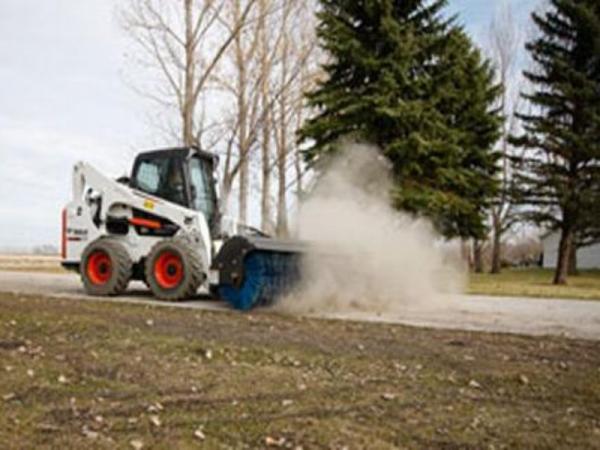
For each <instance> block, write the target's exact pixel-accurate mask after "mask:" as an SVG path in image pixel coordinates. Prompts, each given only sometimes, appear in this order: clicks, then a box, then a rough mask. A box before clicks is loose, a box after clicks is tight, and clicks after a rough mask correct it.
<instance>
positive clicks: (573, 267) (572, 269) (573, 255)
mask: <svg viewBox="0 0 600 450" xmlns="http://www.w3.org/2000/svg"><path fill="white" fill-rule="evenodd" d="M567 273H568V275H574V276H575V275H578V271H577V245H575V242H573V243H572V244H571V251H570V252H569V270H568V272H567Z"/></svg>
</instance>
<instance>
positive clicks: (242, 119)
mask: <svg viewBox="0 0 600 450" xmlns="http://www.w3.org/2000/svg"><path fill="white" fill-rule="evenodd" d="M234 8H235V10H234V14H235V23H238V22H239V20H240V16H241V4H240V0H236V2H235V4H234ZM242 38H243V36H242V35H241V34H238V35H237V36H236V37H235V41H234V46H235V64H236V69H237V108H238V110H237V113H238V127H239V128H238V146H239V158H240V169H239V170H240V174H239V175H240V178H239V187H240V190H239V203H238V206H239V211H238V220H239V221H240V223H242V224H246V223H247V218H248V216H247V215H248V176H249V173H248V172H249V164H248V156H249V155H248V153H249V149H248V148H247V147H248V142H247V141H248V139H247V131H248V130H247V118H248V103H247V101H246V100H247V99H246V61H245V56H244V48H243V44H242Z"/></svg>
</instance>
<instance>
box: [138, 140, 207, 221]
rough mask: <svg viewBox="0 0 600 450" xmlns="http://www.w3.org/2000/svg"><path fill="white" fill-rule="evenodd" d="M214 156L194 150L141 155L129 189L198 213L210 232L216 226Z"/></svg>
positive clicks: (152, 152) (153, 152)
mask: <svg viewBox="0 0 600 450" xmlns="http://www.w3.org/2000/svg"><path fill="white" fill-rule="evenodd" d="M215 166H216V157H215V156H214V155H212V154H210V153H207V152H204V151H202V150H199V149H197V148H194V147H190V148H174V149H165V150H154V151H150V152H144V153H140V154H139V155H138V156H137V157H136V159H135V162H134V164H133V171H132V174H131V179H130V180H131V181H130V185H131V187H132V188H134V189H137V190H139V191H142V192H145V193H147V194H150V195H152V196H155V197H159V198H162V199H164V200H167V201H169V202H172V203H176V204H178V205H180V206H183V207H185V208H189V209H192V210H195V211H199V212H201V213H202V214H203V215H204V217H206V220H207V222H208V225H209V227H210V228H211V229H213V230H214V228H215V227H216V226H217V224H218V205H217V196H216V191H215V179H214V170H215Z"/></svg>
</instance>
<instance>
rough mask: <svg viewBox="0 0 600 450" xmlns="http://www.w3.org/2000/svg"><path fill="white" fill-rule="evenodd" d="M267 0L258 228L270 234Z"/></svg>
mask: <svg viewBox="0 0 600 450" xmlns="http://www.w3.org/2000/svg"><path fill="white" fill-rule="evenodd" d="M267 9H268V8H267V0H260V3H259V14H260V24H259V33H261V35H260V66H261V67H260V68H261V75H260V76H261V81H260V90H261V92H260V97H261V108H262V110H263V115H264V119H263V121H262V130H261V131H262V142H261V165H262V171H261V175H262V180H261V181H262V182H261V193H260V227H261V229H262V231H263V232H265V233H267V234H272V233H273V231H274V229H273V228H274V227H273V222H272V219H271V215H272V211H271V172H272V170H271V112H270V109H271V106H270V102H269V100H270V99H269V76H268V75H269V74H270V72H269V69H270V67H269V44H268V35H267V28H266V23H265V16H266V14H267Z"/></svg>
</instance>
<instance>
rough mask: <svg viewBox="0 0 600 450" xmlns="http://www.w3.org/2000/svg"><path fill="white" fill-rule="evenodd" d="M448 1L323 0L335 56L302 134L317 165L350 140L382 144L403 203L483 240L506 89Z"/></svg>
mask: <svg viewBox="0 0 600 450" xmlns="http://www.w3.org/2000/svg"><path fill="white" fill-rule="evenodd" d="M445 4H446V2H445V0H436V1H423V0H412V1H402V2H400V1H393V0H364V1H354V0H321V12H320V13H319V19H320V25H319V27H318V36H319V39H320V42H321V45H322V46H323V48H324V49H325V50H326V51H327V52H328V54H329V55H330V62H329V63H328V64H326V65H325V66H324V71H325V74H326V77H325V79H324V80H323V81H322V82H321V83H320V84H319V86H318V87H317V89H316V90H315V91H314V92H311V93H309V94H308V100H309V104H310V105H311V106H313V107H314V108H315V110H316V111H317V113H316V115H315V116H314V117H313V118H311V119H310V120H308V121H307V122H306V123H305V125H304V126H303V128H302V129H301V130H300V133H299V135H300V139H301V140H303V141H306V142H308V143H309V145H310V147H309V148H308V149H307V151H306V157H307V160H308V161H309V162H310V163H316V162H317V161H318V160H319V159H320V158H322V157H323V156H325V155H327V154H330V153H331V152H335V151H336V150H337V149H338V147H339V145H340V142H341V139H342V138H351V139H354V140H357V141H362V142H365V141H366V142H369V143H373V144H375V145H377V146H379V147H380V148H381V149H382V150H383V152H384V154H385V155H386V156H387V157H388V158H389V159H390V161H391V162H392V164H393V168H394V176H395V187H394V191H393V193H392V194H393V201H394V204H395V206H396V207H397V208H399V209H402V210H405V211H408V212H411V213H414V214H417V215H423V216H427V217H429V218H431V219H432V220H433V222H434V223H435V224H436V225H437V226H438V228H439V229H440V230H441V231H442V232H443V233H444V234H445V235H447V236H462V237H481V236H483V235H484V233H485V226H484V217H485V209H486V208H487V206H488V205H489V199H490V198H491V197H492V196H493V195H494V194H495V192H496V189H497V185H496V181H495V180H494V174H495V171H496V160H497V157H498V155H497V154H496V153H495V152H493V151H492V148H493V144H494V142H495V141H496V140H497V138H498V136H499V128H500V125H501V118H500V116H499V113H498V111H494V110H493V104H494V102H495V100H496V98H497V96H498V94H499V89H500V88H499V87H498V86H495V85H494V83H493V78H494V74H493V71H492V70H491V67H490V65H489V63H488V62H487V61H486V60H484V58H482V56H481V54H480V52H479V51H478V50H477V49H476V48H474V46H473V44H472V43H471V41H470V40H469V38H468V37H467V36H466V34H465V33H464V32H463V31H462V30H461V29H460V28H458V27H457V26H455V25H454V23H453V20H452V19H449V20H445V19H443V17H442V15H441V11H442V9H443V7H444V6H445Z"/></svg>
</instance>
